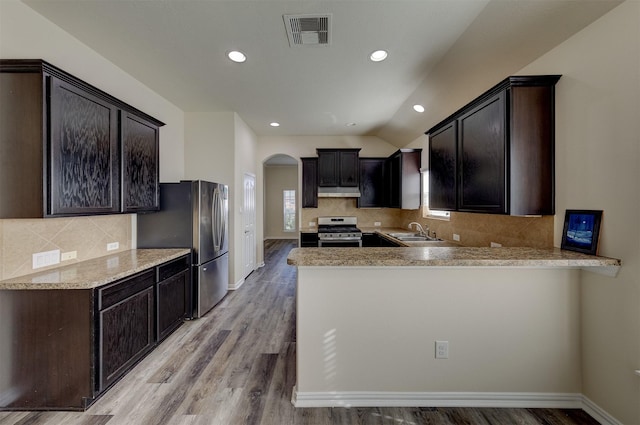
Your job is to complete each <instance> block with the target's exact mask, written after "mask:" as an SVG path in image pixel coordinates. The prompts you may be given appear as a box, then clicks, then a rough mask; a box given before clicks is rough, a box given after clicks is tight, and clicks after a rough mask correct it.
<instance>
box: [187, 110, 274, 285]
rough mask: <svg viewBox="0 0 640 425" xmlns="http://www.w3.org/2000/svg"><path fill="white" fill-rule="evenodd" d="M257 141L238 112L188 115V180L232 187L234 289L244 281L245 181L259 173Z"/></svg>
mask: <svg viewBox="0 0 640 425" xmlns="http://www.w3.org/2000/svg"><path fill="white" fill-rule="evenodd" d="M256 140H257V138H256V136H255V134H254V133H253V131H252V130H251V129H250V128H249V127H248V126H247V125H246V124H245V123H244V121H242V119H241V118H240V117H239V116H238V114H236V113H234V112H189V113H186V114H185V149H186V153H185V178H187V179H194V180H195V179H202V180H209V181H214V182H218V183H225V184H227V185H229V197H230V199H229V229H230V231H229V240H230V244H229V280H230V282H229V283H230V285H231V286H232V287H236V286H238V285H240V284H242V280H243V279H244V276H243V262H242V259H243V253H242V246H243V245H242V244H243V235H244V231H243V222H242V205H243V199H244V198H243V189H244V188H243V179H244V174H245V173H249V174H253V175H255V174H256V156H255V150H256V146H255V145H256ZM260 226H261V224H260ZM258 240H262V239H258ZM260 245H261V244H260Z"/></svg>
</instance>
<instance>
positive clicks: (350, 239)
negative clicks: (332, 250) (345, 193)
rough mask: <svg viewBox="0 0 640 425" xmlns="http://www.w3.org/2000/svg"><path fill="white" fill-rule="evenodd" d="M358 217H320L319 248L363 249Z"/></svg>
mask: <svg viewBox="0 0 640 425" xmlns="http://www.w3.org/2000/svg"><path fill="white" fill-rule="evenodd" d="M357 224H358V219H357V217H318V246H319V247H349V246H357V247H362V231H361V230H360V229H358V228H357V227H356V226H357Z"/></svg>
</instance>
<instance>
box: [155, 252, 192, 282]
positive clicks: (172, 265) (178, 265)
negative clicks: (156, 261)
mask: <svg viewBox="0 0 640 425" xmlns="http://www.w3.org/2000/svg"><path fill="white" fill-rule="evenodd" d="M190 258H191V257H190V256H189V255H185V256H184V257H180V258H178V259H175V260H173V261H171V262H169V263H165V264H162V265H161V266H158V281H162V280H165V279H166V278H168V277H171V276H173V275H174V274H177V273H180V272H181V271H183V270H186V269H188V268H189V266H190V265H191V261H190Z"/></svg>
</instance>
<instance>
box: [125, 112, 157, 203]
mask: <svg viewBox="0 0 640 425" xmlns="http://www.w3.org/2000/svg"><path fill="white" fill-rule="evenodd" d="M120 121H121V124H120V125H121V132H122V133H121V140H122V212H140V211H157V210H159V209H160V197H159V186H158V162H159V159H158V158H159V157H158V155H159V152H158V145H159V140H160V139H159V129H158V127H157V126H156V125H154V124H152V123H150V122H148V121H146V120H144V119H142V118H140V117H136V116H135V115H132V114H129V113H127V112H124V111H122V112H121V118H120Z"/></svg>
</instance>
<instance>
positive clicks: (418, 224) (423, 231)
mask: <svg viewBox="0 0 640 425" xmlns="http://www.w3.org/2000/svg"><path fill="white" fill-rule="evenodd" d="M412 224H415V225H416V232H418V234H419V235H420V236H427V237H429V227H427V231H426V232H425V230H424V229H423V228H422V225H421V224H420V223H416V222H415V221H412V222H411V223H409V230H411V225H412Z"/></svg>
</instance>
